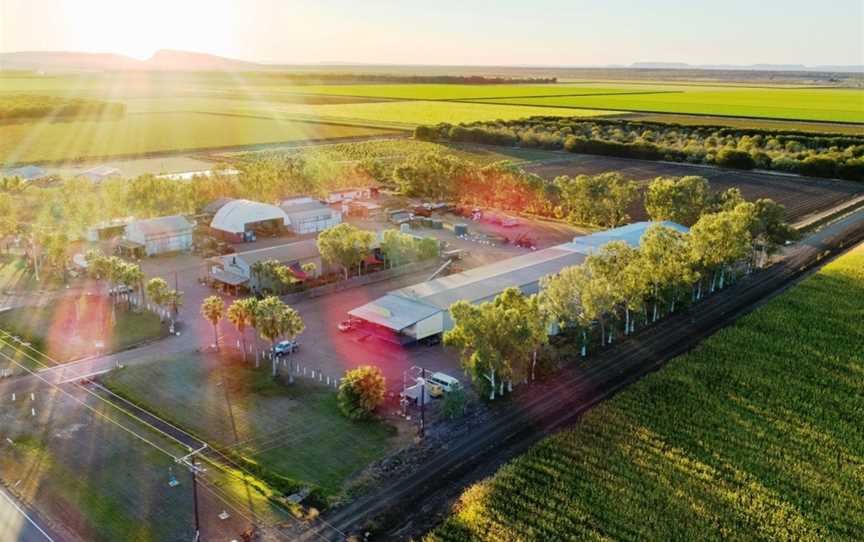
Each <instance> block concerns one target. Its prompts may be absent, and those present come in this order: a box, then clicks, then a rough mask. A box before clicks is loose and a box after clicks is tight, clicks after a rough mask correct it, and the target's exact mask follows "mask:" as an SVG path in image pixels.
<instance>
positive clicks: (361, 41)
mask: <svg viewBox="0 0 864 542" xmlns="http://www.w3.org/2000/svg"><path fill="white" fill-rule="evenodd" d="M0 10H2V11H0V51H22V50H69V51H90V52H116V53H122V54H127V55H131V56H135V57H138V58H146V57H148V56H149V55H151V54H152V53H153V52H154V51H156V50H157V49H160V48H170V49H185V50H191V51H201V52H207V53H213V54H218V55H224V56H230V57H235V58H242V59H246V60H253V61H260V62H279V63H307V62H322V61H323V62H328V61H345V62H376V63H377V62H381V63H406V64H493V65H497V64H549V65H575V64H613V63H614V64H629V63H631V62H636V61H664V62H688V63H692V64H708V63H711V64H717V63H728V64H753V63H776V64H780V63H787V64H793V63H794V64H808V65H814V64H864V0H824V1H814V0H723V1H722V2H719V1H709V0H639V1H636V0H533V1H532V0H498V1H479V0H436V1H434V2H422V3H421V2H416V1H413V0H355V1H348V0H317V1H298V0H245V1H239V0H238V1H230V0H204V1H198V0H128V1H127V0H104V1H103V0H0Z"/></svg>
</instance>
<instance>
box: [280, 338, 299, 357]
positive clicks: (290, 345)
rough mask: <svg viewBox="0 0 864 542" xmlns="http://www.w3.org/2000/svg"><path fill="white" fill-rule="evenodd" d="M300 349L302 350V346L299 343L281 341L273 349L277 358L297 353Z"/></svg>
mask: <svg viewBox="0 0 864 542" xmlns="http://www.w3.org/2000/svg"><path fill="white" fill-rule="evenodd" d="M298 348H300V345H299V344H297V341H294V340H288V341H281V342H278V343H276V346H274V347H273V353H274V354H276V355H277V356H284V355H285V354H291V353H292V352H296V351H297V349H298Z"/></svg>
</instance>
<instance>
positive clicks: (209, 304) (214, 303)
mask: <svg viewBox="0 0 864 542" xmlns="http://www.w3.org/2000/svg"><path fill="white" fill-rule="evenodd" d="M201 315H202V316H203V317H204V318H206V319H207V320H208V321H209V322H210V323H211V324H213V339H214V340H215V343H214V344H215V345H216V350H219V321H220V320H222V317H223V316H225V302H224V301H222V298H221V297H219V296H218V295H211V296H210V297H208V298H207V299H205V300H204V301H203V302H202V303H201Z"/></svg>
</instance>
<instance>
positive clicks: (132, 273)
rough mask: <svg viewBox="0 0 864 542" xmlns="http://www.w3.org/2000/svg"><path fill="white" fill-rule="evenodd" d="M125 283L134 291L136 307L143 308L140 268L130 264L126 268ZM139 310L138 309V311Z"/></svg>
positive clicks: (142, 281) (142, 278)
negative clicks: (136, 301) (136, 299)
mask: <svg viewBox="0 0 864 542" xmlns="http://www.w3.org/2000/svg"><path fill="white" fill-rule="evenodd" d="M125 274H126V277H125V282H126V283H127V284H128V285H129V286H130V287H132V289H134V290H135V293H136V294H137V295H138V306H139V307H143V306H144V301H145V300H144V272H143V271H141V266H140V265H136V264H130V265H129V266H128V267H127V268H126V273H125ZM139 310H140V309H139Z"/></svg>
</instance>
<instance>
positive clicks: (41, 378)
mask: <svg viewBox="0 0 864 542" xmlns="http://www.w3.org/2000/svg"><path fill="white" fill-rule="evenodd" d="M0 331H2V332H3V333H4V334H6V335H7V336H10V334H9V333H8V331H6V330H3V329H0ZM0 343H2V345H3V346H6V347H9V348H11V349H12V350H13V351H15V352H16V353H19V354H22V355H23V356H26V357H27V358H29V359H30V360H32V361H33V362H35V363H37V364H38V365H40V366H42V367H43V368H46V369H48V368H50V367H49V366H48V365H46V364H45V363H43V362H41V361H39V360H38V359H36V358H35V357H33V356H32V355H31V354H29V353H27V352H24V351H23V350H21V349H19V348H18V347H16V346H14V345H12V344H10V343H8V342H7V341H5V340H3V339H0ZM22 346H26V347H27V348H29V349H30V350H32V351H33V352H36V353H37V354H39V355H40V356H42V357H44V358H47V359H49V360H51V361H54V362H55V363H57V365H55V366H54V367H58V366H62V364H61V363H60V362H57V361H56V360H54V359H53V358H52V357H51V356H49V355H48V354H46V353H44V352H42V351H40V350H38V349H36V348H34V347H32V346H31V345H22ZM0 355H3V357H5V358H7V359H8V360H9V361H11V362H12V363H14V364H15V365H18V366H19V367H21V368H22V369H24V370H25V371H27V372H28V373H30V374H31V375H33V376H35V377H36V378H38V379H39V380H41V381H43V382H45V383H46V384H48V385H49V386H52V387H54V388H55V389H57V390H59V391H60V392H62V393H64V394H66V395H67V396H69V397H71V398H72V399H74V400H76V401H77V402H79V403H80V404H82V405H83V406H85V407H86V408H88V409H90V410H92V411H93V412H96V413H97V414H100V415H102V416H103V417H105V419H107V420H109V421H110V422H111V423H114V424H115V425H117V426H118V427H121V428H123V429H124V430H126V431H127V432H129V433H131V434H133V435H135V436H136V437H138V438H139V439H141V440H144V441H145V442H147V443H148V444H151V445H152V446H156V445H155V444H153V443H151V442H149V441H147V440H146V439H144V438H143V437H141V436H140V435H138V434H137V433H135V432H134V431H132V430H130V429H128V428H126V427H125V426H123V425H122V424H119V423H118V422H116V421H115V420H112V419H111V418H109V417H107V416H106V415H104V414H101V413H99V411H97V410H95V409H93V408H92V407H90V406H89V405H87V404H86V403H84V402H83V401H81V400H79V399H77V398H75V397H74V396H72V395H71V394H69V393H68V392H66V391H65V390H63V389H61V388H60V386H59V385H58V384H54V383H51V382H49V381H48V380H47V379H45V378H43V377H42V376H41V375H39V374H37V373H36V372H34V371H32V370H30V369H28V368H26V367H25V366H24V365H21V364H20V363H18V362H16V361H15V360H14V359H12V358H10V357H9V356H7V355H6V354H3V353H2V352H0ZM77 386H78V387H79V388H80V389H82V390H84V391H85V392H86V393H88V394H89V395H91V396H93V397H95V398H97V399H99V400H100V401H102V402H103V403H105V404H107V405H109V406H111V407H113V408H115V409H117V410H119V411H120V412H122V413H124V414H126V415H127V416H129V417H131V418H133V419H134V420H136V421H138V422H139V423H142V424H144V425H146V426H147V427H150V428H152V429H153V430H154V431H156V432H158V433H160V434H162V435H164V436H166V437H168V438H170V439H171V440H174V441H175V442H177V443H178V444H180V445H181V446H183V447H184V448H187V449H188V448H189V447H188V445H187V444H186V443H184V442H182V441H180V440H179V439H177V438H176V437H174V436H173V435H170V434H168V433H166V432H164V431H162V430H161V429H159V428H157V427H155V426H153V425H152V424H150V423H148V422H146V421H144V420H142V419H141V418H140V417H138V416H136V415H135V414H132V413H131V412H129V411H128V410H126V409H124V408H121V407H119V406H118V405H116V404H115V403H113V402H111V401H108V400H107V399H105V398H104V397H102V396H100V395H99V394H97V393H95V392H93V391H92V390H89V389H87V388H86V387H84V386H83V385H80V384H77ZM99 388H100V389H101V390H104V391H105V392H106V393H108V394H110V395H112V396H113V397H116V398H117V399H119V400H121V401H123V402H125V403H127V404H129V405H131V406H133V407H134V408H138V409H141V410H142V411H144V412H147V414H148V415H150V416H153V417H154V418H155V419H157V420H159V421H160V422H162V423H164V424H165V425H167V426H170V427H172V428H174V429H176V430H178V431H180V432H182V433H183V434H185V435H187V436H189V437H191V438H192V439H194V440H196V441H199V442H203V441H201V439H198V438H197V437H194V436H193V435H190V434H189V433H188V432H186V431H185V430H183V429H181V428H179V427H176V426H175V425H173V424H171V423H169V422H167V421H166V420H164V419H162V418H161V417H159V416H156V415H155V414H153V413H151V412H149V411H147V410H145V409H143V408H141V407H139V406H137V405H135V404H134V403H132V402H131V401H129V400H127V399H126V398H124V397H122V396H120V395H118V394H116V393H114V392H113V391H111V390H109V389H108V388H105V387H104V386H99ZM157 448H158V447H157ZM208 449H209V450H211V451H212V452H213V453H215V454H216V455H218V456H219V457H220V458H221V459H222V460H224V461H225V462H227V463H228V464H229V465H231V466H232V467H234V468H236V469H237V470H238V471H240V472H242V473H243V474H245V475H246V476H248V479H247V478H245V477H244V476H241V475H239V474H237V473H235V472H232V471H230V470H226V469H225V468H224V467H223V466H222V465H220V464H219V463H218V462H213V461H209V462H210V463H211V464H212V465H214V466H215V467H216V468H217V469H219V470H220V471H221V472H222V473H224V474H226V475H228V476H232V477H234V478H236V479H238V480H240V481H241V482H243V483H248V482H249V479H252V480H257V479H258V478H257V477H256V476H255V475H254V474H252V473H251V472H250V471H249V470H248V469H246V468H245V467H243V466H242V465H239V464H238V463H237V462H235V461H234V460H233V459H231V458H230V457H228V456H227V455H225V454H224V453H222V452H221V451H219V450H218V449H216V448H213V447H210V448H208ZM161 451H163V453H166V454H167V455H168V456H169V457H171V458H172V459H174V460H175V461H176V459H177V458H176V457H175V456H174V455H173V454H170V453H168V452H165V451H164V450H161ZM205 459H207V458H206V457H205ZM232 508H234V510H235V512H236V511H237V510H236V508H235V507H232ZM291 519H293V520H294V521H295V522H297V523H298V524H299V520H296V519H295V518H291ZM319 519H320V518H319ZM321 521H322V522H323V523H324V524H325V525H328V526H329V527H330V528H331V529H333V530H334V531H336V532H338V533H339V534H340V535H343V536H344V535H345V533H343V532H342V531H340V530H339V529H338V528H336V527H335V526H332V525H329V524H328V523H327V522H326V521H324V520H321ZM315 534H316V535H317V536H319V537H321V535H320V534H318V533H317V532H316V533H315ZM322 538H323V537H322Z"/></svg>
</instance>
